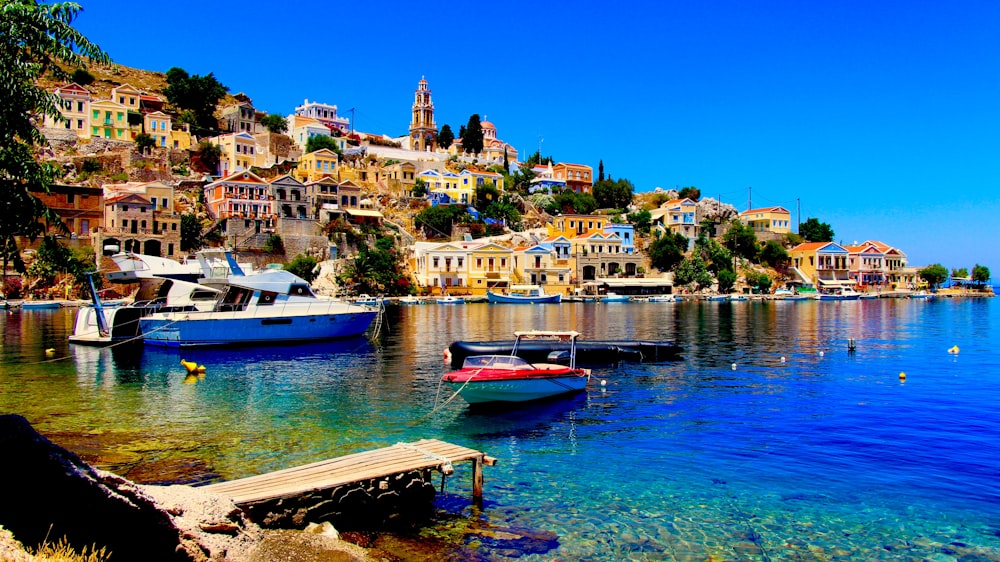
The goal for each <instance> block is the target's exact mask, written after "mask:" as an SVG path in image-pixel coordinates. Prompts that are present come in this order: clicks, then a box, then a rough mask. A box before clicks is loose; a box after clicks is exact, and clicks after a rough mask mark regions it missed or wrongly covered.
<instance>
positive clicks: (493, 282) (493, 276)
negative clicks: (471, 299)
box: [468, 242, 514, 295]
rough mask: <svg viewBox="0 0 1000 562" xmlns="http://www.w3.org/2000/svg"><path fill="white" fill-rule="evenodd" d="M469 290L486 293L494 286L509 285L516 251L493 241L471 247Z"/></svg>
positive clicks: (480, 293) (481, 293) (479, 293)
mask: <svg viewBox="0 0 1000 562" xmlns="http://www.w3.org/2000/svg"><path fill="white" fill-rule="evenodd" d="M469 250H470V253H469V272H468V278H469V283H468V285H469V290H470V292H471V293H472V294H476V295H485V294H486V291H487V290H489V289H491V288H493V287H507V286H509V285H510V280H511V277H512V276H513V274H514V251H513V250H511V249H510V248H507V247H505V246H501V245H499V244H496V243H493V242H487V243H483V244H480V245H476V246H471V247H470V248H469Z"/></svg>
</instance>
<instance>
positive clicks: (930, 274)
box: [917, 263, 948, 287]
mask: <svg viewBox="0 0 1000 562" xmlns="http://www.w3.org/2000/svg"><path fill="white" fill-rule="evenodd" d="M917 275H918V276H920V278H921V279H923V280H924V281H927V284H928V285H930V286H931V287H937V286H938V285H940V284H941V283H943V282H944V281H945V280H946V279H948V270H947V269H946V268H945V267H944V266H943V265H941V264H939V263H935V264H932V265H928V266H927V267H925V268H923V269H920V270H918V271H917Z"/></svg>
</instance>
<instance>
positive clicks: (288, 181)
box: [270, 174, 314, 219]
mask: <svg viewBox="0 0 1000 562" xmlns="http://www.w3.org/2000/svg"><path fill="white" fill-rule="evenodd" d="M270 186H271V195H272V196H273V197H274V210H275V213H276V214H277V215H278V217H279V218H282V219H312V218H313V216H314V213H313V212H312V211H311V210H310V207H311V206H312V204H311V200H310V199H309V197H308V196H307V190H306V186H305V184H303V183H302V182H300V181H299V180H297V179H295V178H294V177H293V176H292V175H290V174H285V175H283V176H280V177H277V178H275V179H273V180H271V184H270Z"/></svg>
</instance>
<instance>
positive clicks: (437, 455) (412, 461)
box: [204, 439, 485, 504]
mask: <svg viewBox="0 0 1000 562" xmlns="http://www.w3.org/2000/svg"><path fill="white" fill-rule="evenodd" d="M484 456H485V454H484V453H482V452H480V451H476V450H474V449H469V448H468V447H462V446H459V445H454V444H451V443H446V442H444V441H439V440H437V439H421V440H420V441H417V442H415V443H397V444H396V445H392V446H389V447H383V448H381V449H375V450H372V451H364V452H361V453H352V454H349V455H345V456H342V457H337V458H333V459H327V460H322V461H317V462H313V463H309V464H305V465H301V466H295V467H291V468H286V469H283V470H278V471H275V472H269V473H266V474H259V475H256V476H249V477H247V478H241V479H239V480H232V481H229V482H219V483H216V484H209V485H208V486H204V488H205V489H206V490H209V491H212V492H216V493H220V494H224V495H227V496H229V497H230V498H231V499H232V500H233V501H234V502H236V503H237V504H240V503H249V502H256V501H264V500H270V499H279V498H286V497H292V496H296V495H301V494H304V493H309V492H315V491H320V490H323V489H328V488H333V487H336V486H343V485H345V484H352V483H356V482H362V481H365V480H376V479H379V478H385V477H388V476H393V475H396V474H401V473H405V472H410V471H413V470H425V469H431V468H437V469H440V468H441V467H442V466H444V465H445V464H451V463H456V462H461V461H466V460H473V461H475V462H476V463H477V464H478V468H479V471H478V472H477V477H478V478H475V479H476V480H477V481H476V482H474V487H475V488H477V489H478V492H479V495H480V496H481V494H482V488H481V486H482V468H481V463H482V459H483V457H484Z"/></svg>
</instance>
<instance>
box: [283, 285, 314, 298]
mask: <svg viewBox="0 0 1000 562" xmlns="http://www.w3.org/2000/svg"><path fill="white" fill-rule="evenodd" d="M288 294H289V295H295V296H299V297H312V296H315V295H313V293H312V290H311V289H309V285H292V286H291V287H290V288H289V289H288Z"/></svg>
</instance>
